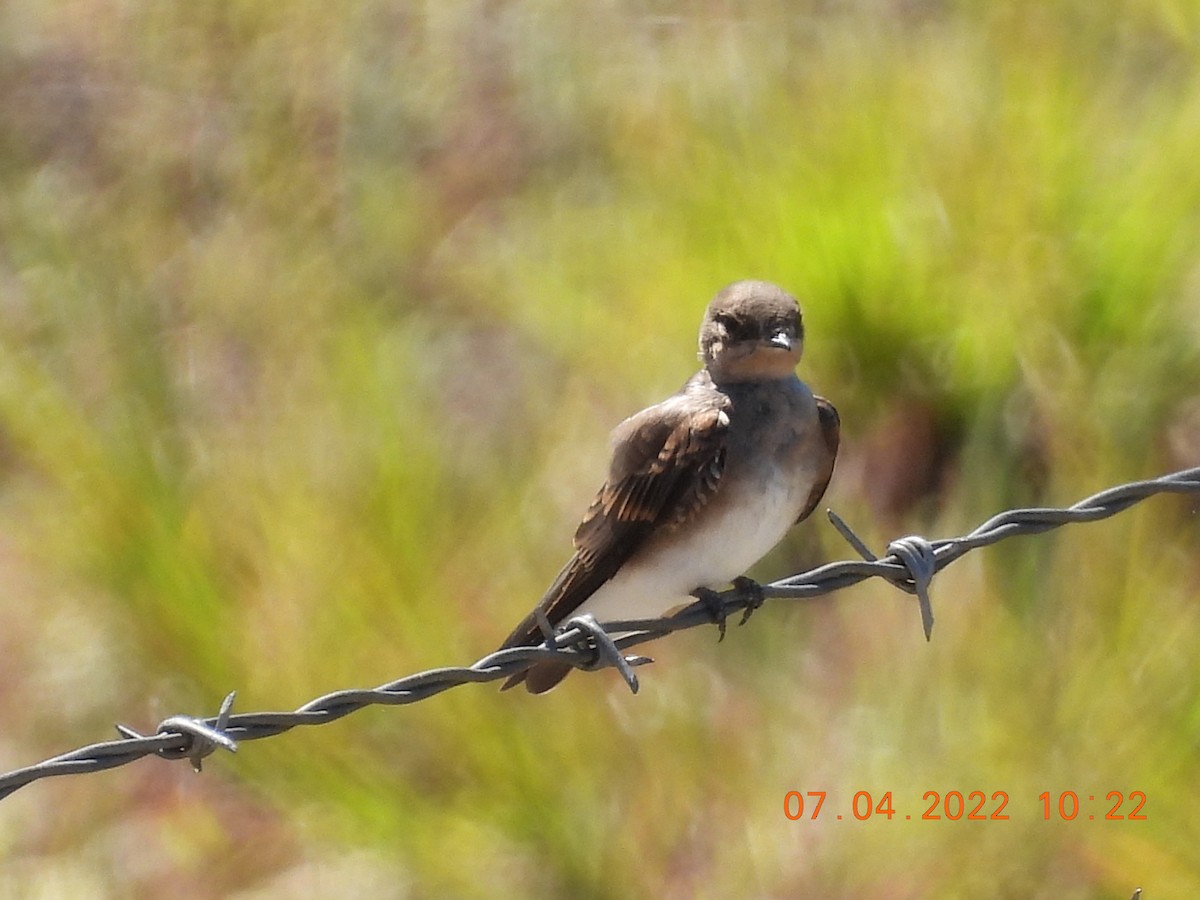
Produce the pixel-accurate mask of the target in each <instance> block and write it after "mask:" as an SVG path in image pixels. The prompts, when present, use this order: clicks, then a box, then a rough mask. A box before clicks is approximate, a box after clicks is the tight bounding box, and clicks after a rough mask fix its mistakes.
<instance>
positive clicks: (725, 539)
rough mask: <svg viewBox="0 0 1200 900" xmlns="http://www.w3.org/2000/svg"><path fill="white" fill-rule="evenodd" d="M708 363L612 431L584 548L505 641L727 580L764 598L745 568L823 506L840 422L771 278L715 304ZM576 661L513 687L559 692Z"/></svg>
mask: <svg viewBox="0 0 1200 900" xmlns="http://www.w3.org/2000/svg"><path fill="white" fill-rule="evenodd" d="M699 351H700V352H699V356H700V359H701V361H702V362H703V367H702V368H701V369H700V371H698V372H697V373H696V374H695V375H693V376H692V377H691V378H689V379H688V380H687V382H685V383H684V385H683V387H681V388H680V389H679V391H678V392H677V393H675V394H674V395H672V396H671V397H668V398H667V399H666V400H663V401H662V402H661V403H657V404H655V405H653V406H650V407H648V408H646V409H644V410H642V411H641V412H639V413H637V414H635V415H633V416H630V417H629V418H627V419H625V420H624V421H623V422H621V423H620V424H619V425H617V427H616V428H615V429H614V430H613V432H612V441H611V443H612V458H611V461H610V463H609V467H608V476H607V479H606V480H605V482H604V484H603V486H602V487H601V488H600V490H599V492H598V493H597V494H596V497H595V499H594V500H593V501H592V503H591V505H590V506H589V507H588V509H587V512H586V513H585V514H584V516H583V520H582V522H581V523H580V524H579V527H578V529H577V530H576V531H575V536H574V553H573V554H572V556H571V558H570V559H569V560H568V561H567V563H566V565H564V566H563V568H562V570H561V571H560V572H559V573H558V576H557V577H556V578H555V579H554V581H553V583H552V584H551V585H550V587H549V588H548V589H547V590H546V592H545V594H544V595H543V596H542V598H541V600H540V601H539V602H538V603H537V605H536V606H535V608H534V609H533V610H532V611H531V612H530V613H529V615H527V616H526V617H525V618H524V619H523V620H522V621H521V622H520V624H518V625H517V627H516V628H515V629H513V631H512V633H511V634H510V635H509V636H508V637H507V638H506V639H505V641H504V643H503V644H502V645H501V647H500V649H501V650H505V649H509V648H513V647H527V646H539V645H541V644H542V643H543V642H544V640H545V639H546V637H547V635H546V634H544V633H543V623H547V622H548V623H549V625H550V626H551V627H553V628H558V627H560V626H562V625H563V624H565V623H566V622H567V621H568V620H569V619H572V618H574V617H576V616H580V615H585V614H590V615H591V616H593V617H594V618H595V619H596V620H598V621H600V622H605V621H618V620H631V619H649V618H654V617H657V616H661V615H665V614H666V613H667V612H669V611H670V610H672V609H675V608H677V607H679V606H681V605H683V604H686V603H688V602H691V600H692V599H693V598H695V597H700V598H701V599H706V598H707V599H709V600H711V599H712V598H713V597H714V596H715V595H714V594H713V591H714V589H715V588H716V587H719V586H721V585H724V584H730V583H732V584H735V585H736V586H738V587H739V588H746V589H747V590H749V591H750V593H751V594H752V595H753V594H755V593H757V597H758V602H759V603H761V598H762V589H761V587H760V586H758V585H757V584H755V583H754V582H752V581H750V580H749V579H747V578H745V577H744V576H743V573H744V572H745V571H746V570H747V569H748V568H749V567H750V566H752V565H753V564H754V563H756V562H757V561H758V560H759V559H761V558H762V557H763V556H765V555H766V554H767V552H768V551H770V550H771V549H772V548H773V547H774V546H775V545H776V544H777V543H779V541H780V540H781V539H782V538H783V536H784V534H785V533H786V532H787V531H788V529H789V528H790V527H791V526H792V525H793V524H795V523H797V522H800V521H802V520H803V519H805V518H806V517H807V516H808V515H809V514H810V513H811V512H812V511H813V509H814V508H815V507H816V505H817V504H818V503H819V502H820V500H821V497H822V496H823V495H824V493H825V489H826V488H827V487H828V485H829V481H830V478H831V477H832V474H833V468H834V462H835V460H836V458H837V452H838V444H839V441H840V434H841V421H840V419H839V417H838V413H837V410H836V409H835V408H834V406H833V404H832V403H830V402H829V401H828V400H826V399H825V398H823V397H820V396H817V395H815V394H813V392H812V390H811V389H810V388H809V387H808V385H806V384H805V383H804V382H803V381H801V380H800V379H799V378H798V377H797V375H796V366H797V365H798V364H799V362H800V357H801V355H802V354H803V352H804V323H803V318H802V314H801V309H800V304H799V303H798V302H797V300H796V298H795V297H793V296H792V295H791V294H789V293H787V292H786V291H785V290H784V289H783V288H781V287H779V286H777V285H775V284H772V283H770V282H766V281H755V280H746V281H738V282H735V283H733V284H730V285H728V286H727V287H725V288H723V289H722V290H720V291H719V292H718V293H717V294H716V296H715V297H713V299H712V301H711V302H710V303H709V304H708V306H707V308H706V310H705V313H704V318H703V321H702V323H701V326H700V338H699ZM571 668H572V667H571V666H570V665H568V664H567V663H562V662H557V661H554V660H550V661H539V662H536V663H533V664H532V665H531V666H530V667H529V668H528V669H524V670H522V671H520V672H517V673H516V674H514V675H511V676H510V677H509V678H508V680H507V681H506V682H505V684H504V685H503V689H505V690H507V689H509V688H511V687H515V686H516V685H518V684H522V683H523V684H524V685H525V687H526V689H527V690H528V691H529V692H530V693H531V694H541V693H545V692H546V691H548V690H550V689H551V688H553V687H554V686H556V685H557V684H558V683H559V682H560V681H562V679H563V678H565V677H566V675H567V674H568V673H569V672H570V670H571Z"/></svg>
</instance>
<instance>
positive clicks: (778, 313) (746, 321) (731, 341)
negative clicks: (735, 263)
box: [700, 281, 804, 382]
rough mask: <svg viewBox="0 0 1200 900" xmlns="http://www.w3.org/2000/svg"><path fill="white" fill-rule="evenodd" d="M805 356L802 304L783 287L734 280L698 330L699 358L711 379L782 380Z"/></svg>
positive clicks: (715, 300)
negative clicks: (802, 356) (801, 357)
mask: <svg viewBox="0 0 1200 900" xmlns="http://www.w3.org/2000/svg"><path fill="white" fill-rule="evenodd" d="M803 352H804V322H803V319H802V318H801V315H800V304H799V303H797V302H796V298H795V297H793V296H792V295H791V294H789V293H787V291H785V290H783V289H782V288H780V287H777V286H776V285H773V284H771V283H770V282H767V281H738V282H735V283H733V284H731V285H729V286H728V287H727V288H725V289H723V290H722V291H721V292H720V293H718V294H717V296H715V297H714V298H713V300H712V302H711V303H709V304H708V309H707V310H706V311H705V313H704V322H703V323H702V324H701V326H700V358H701V359H702V360H704V365H705V366H706V367H707V368H708V371H709V373H710V374H711V375H712V377H713V379H714V380H715V381H718V382H722V381H724V382H734V381H771V380H774V379H779V378H786V377H788V376H789V375H791V374H793V372H794V370H795V368H796V364H797V363H799V362H800V356H801V354H802V353H803Z"/></svg>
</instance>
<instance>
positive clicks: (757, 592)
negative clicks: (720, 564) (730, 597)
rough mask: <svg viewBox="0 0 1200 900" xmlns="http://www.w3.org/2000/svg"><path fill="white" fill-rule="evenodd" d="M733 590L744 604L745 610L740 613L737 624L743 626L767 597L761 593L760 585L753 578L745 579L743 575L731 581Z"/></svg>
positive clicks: (761, 587)
mask: <svg viewBox="0 0 1200 900" xmlns="http://www.w3.org/2000/svg"><path fill="white" fill-rule="evenodd" d="M733 589H734V590H735V591H737V592H738V594H740V595H741V598H742V600H744V601H745V602H746V610H745V612H743V613H742V620H741V621H740V622H738V625H745V624H746V623H747V622H749V621H750V617H751V616H752V615H754V613H755V611H756V610H757V609H758V608H759V607H760V606H762V605H763V603H764V602H765V601H766V599H767V596H766V594H765V593H764V592H763V586H762V585H761V584H759V583H758V582H757V581H755V580H754V579H753V578H747V577H746V576H745V575H739V576H738V577H737V578H735V579H733Z"/></svg>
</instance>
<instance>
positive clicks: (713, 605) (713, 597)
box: [692, 587, 729, 644]
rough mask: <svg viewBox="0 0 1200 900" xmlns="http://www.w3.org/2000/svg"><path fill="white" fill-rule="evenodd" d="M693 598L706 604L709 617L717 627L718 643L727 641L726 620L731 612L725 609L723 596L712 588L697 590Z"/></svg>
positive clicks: (693, 593)
mask: <svg viewBox="0 0 1200 900" xmlns="http://www.w3.org/2000/svg"><path fill="white" fill-rule="evenodd" d="M692 596H693V597H695V598H696V599H697V600H699V601H700V602H701V603H703V604H704V606H705V608H706V609H707V610H708V614H709V616H711V617H712V620H713V624H714V625H716V626H717V631H718V633H719V635H720V636H719V637H718V638H717V643H718V644H719V643H721V641H723V640H725V619H726V617H727V616H728V615H729V610H727V609H726V608H725V601H723V600H722V599H721V595H720V594H719V593H717V592H716V591H714V590H713V589H712V588H706V587H701V588H696V589H695V590H694V591H692Z"/></svg>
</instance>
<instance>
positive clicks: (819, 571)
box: [0, 468, 1200, 799]
mask: <svg viewBox="0 0 1200 900" xmlns="http://www.w3.org/2000/svg"><path fill="white" fill-rule="evenodd" d="M1168 493H1170V494H1200V468H1195V469H1185V470H1183V471H1180V472H1175V473H1172V474H1170V475H1164V476H1162V477H1160V478H1153V479H1150V480H1148V481H1135V482H1131V483H1129V484H1123V485H1119V486H1117V487H1113V488H1109V489H1108V490H1106V491H1102V492H1100V493H1099V494H1096V495H1094V496H1091V497H1088V498H1087V499H1085V500H1081V501H1079V502H1078V503H1076V504H1075V505H1073V506H1069V507H1067V508H1066V509H1056V508H1033V509H1013V510H1009V511H1007V512H1003V513H1000V514H999V515H995V516H993V517H992V518H990V519H988V520H987V521H986V522H984V523H983V524H982V525H980V526H979V527H978V528H976V529H975V530H974V531H971V532H970V533H969V534H965V535H963V536H962V537H955V538H942V539H939V540H933V541H930V540H926V539H925V538H923V537H919V536H917V535H910V536H908V537H904V538H900V539H898V540H896V541H893V542H892V543H891V544H889V545H888V548H887V555H886V556H884V557H882V558H876V557H875V556H874V555H873V554H872V553H871V552H870V550H868V549H867V547H866V546H865V545H864V544H863V543H862V541H860V540H859V539H858V538H857V536H855V535H854V533H853V532H852V531H850V529H849V528H848V527H847V526H846V525H845V523H844V522H842V521H841V519H839V518H838V517H837V516H836V515H834V514H833V513H832V512H830V518H831V520H832V521H833V523H834V525H835V526H836V527H837V528H838V530H839V531H840V532H841V533H842V535H843V536H844V537H845V538H846V539H847V540H848V541H849V542H850V543H851V545H852V546H853V547H854V548H855V549H856V550H857V551H858V553H859V555H860V556H862V559H861V560H846V561H842V562H834V563H829V564H827V565H823V566H819V567H817V568H815V569H812V570H810V571H808V572H804V573H802V574H799V575H793V576H791V577H790V578H784V579H782V580H780V581H776V582H773V583H771V584H766V585H762V586H761V588H759V589H756V590H748V589H746V587H745V585H742V586H740V587H738V588H734V589H732V590H728V591H724V592H720V593H717V592H709V593H708V595H707V596H706V598H705V599H704V600H701V601H698V602H696V603H693V604H691V605H689V606H687V607H685V608H684V609H682V610H680V611H679V612H678V613H676V614H675V615H673V616H670V617H668V618H664V619H649V620H631V621H618V622H608V623H605V624H604V625H603V626H599V625H597V624H596V623H595V622H594V621H593V620H591V618H590V617H583V618H580V619H573V620H571V621H570V622H569V623H567V626H566V627H565V628H564V630H562V631H561V632H560V633H559V634H558V635H557V636H556V637H555V638H554V639H553V640H551V641H547V642H546V643H543V644H542V645H541V646H540V647H516V648H513V649H510V650H501V651H498V652H496V653H490V654H488V655H487V656H485V657H483V658H482V659H480V660H479V661H478V662H476V663H474V664H472V665H470V666H464V667H449V668H442V669H430V670H428V671H425V672H418V673H416V674H414V675H408V676H406V677H404V678H400V679H398V680H396V681H392V682H389V683H388V684H383V685H380V686H379V687H377V688H373V689H369V690H367V689H352V690H344V691H335V692H333V693H331V694H326V695H324V696H323V697H318V698H316V699H315V700H312V701H310V702H308V703H306V704H304V705H303V706H301V707H300V708H299V709H296V710H294V711H293V712H263V713H238V714H236V715H231V713H230V711H231V708H232V705H233V700H234V694H232V693H231V694H229V695H228V696H227V697H226V698H225V701H224V703H223V704H222V705H221V710H220V712H219V714H218V715H216V716H214V717H211V718H193V717H191V716H181V715H180V716H171V717H169V718H167V719H165V720H164V721H163V722H162V723H161V724H160V725H159V726H158V729H157V730H156V731H155V733H154V734H152V735H141V734H139V733H138V732H136V731H134V730H133V729H131V728H128V727H126V726H124V725H118V726H117V729H118V731H119V732H120V733H121V735H122V736H123V739H122V740H116V741H107V742H104V743H99V744H92V745H91V746H88V747H82V748H80V749H78V750H73V751H71V752H69V753H64V754H62V755H61V756H56V757H54V758H53V759H48V760H45V761H44V762H40V763H36V764H35V765H31V766H27V767H25V768H22V769H17V770H15V771H12V772H9V773H8V774H6V775H0V799H3V798H5V797H7V796H8V795H9V794H11V793H13V792H14V791H16V790H17V789H18V788H21V787H24V786H25V785H27V784H29V783H31V782H33V781H37V780H38V779H41V778H49V777H50V776H53V775H73V774H77V773H83V772H98V771H101V770H102V769H111V768H114V767H116V766H123V765H125V764H126V763H131V762H133V761H134V760H136V759H141V758H142V757H144V756H151V755H157V756H161V757H163V758H165V759H184V758H186V759H189V760H191V762H192V765H193V767H194V768H195V769H196V770H197V771H199V770H200V764H201V760H202V759H203V758H204V757H206V756H207V755H208V754H210V753H212V752H213V751H214V750H216V749H217V748H218V747H222V748H224V749H226V750H229V751H230V752H236V750H237V747H238V742H240V741H252V740H258V739H260V738H266V737H272V736H273V735H277V734H282V733H283V732H285V731H290V730H291V729H292V728H296V727H298V726H301V725H323V724H325V723H326V722H332V721H334V720H336V719H340V718H342V717H343V716H347V715H349V714H350V713H352V712H356V711H358V710H360V709H362V708H364V707H366V706H372V705H384V706H401V705H404V704H406V703H416V702H417V701H419V700H424V699H425V698H427V697H432V696H433V695H434V694H440V693H441V692H442V691H445V690H449V689H450V688H452V687H458V686H459V685H463V684H470V683H476V682H486V681H498V680H501V679H505V678H507V677H508V676H510V675H513V674H515V673H517V672H519V671H522V670H523V669H525V668H527V667H528V666H529V665H530V664H531V663H535V662H540V661H544V660H547V659H554V660H557V661H560V662H564V663H567V664H569V665H571V666H574V667H575V668H578V669H585V670H589V671H590V670H594V669H602V668H607V667H609V666H613V667H616V668H617V669H618V670H619V671H620V672H621V675H622V677H623V678H624V679H625V681H626V683H627V684H628V685H629V687H630V689H631V690H633V691H634V692H636V691H637V677H636V675H634V673H633V668H632V667H633V666H637V665H642V664H644V663H647V662H650V660H649V659H647V658H646V657H642V656H632V657H626V656H624V655H623V654H622V653H621V652H620V651H622V650H625V649H627V648H629V647H633V646H636V645H638V644H642V643H645V642H646V641H651V640H655V639H656V638H660V637H663V636H664V635H667V634H670V633H672V632H675V631H681V630H683V629H685V628H694V627H696V626H697V625H706V624H713V623H714V622H716V623H718V624H720V625H721V626H722V627H723V626H724V621H725V618H726V617H727V616H729V615H730V614H732V613H735V612H742V613H743V621H745V618H747V617H748V616H749V614H750V613H751V612H753V611H754V610H755V609H757V608H758V606H759V604H761V602H762V600H763V599H764V598H765V599H781V598H789V599H805V598H810V597H817V596H820V595H822V594H828V593H831V592H833V591H837V590H841V589H843V588H846V587H849V586H850V585H853V584H857V583H858V582H860V581H865V580H866V579H868V578H882V579H884V580H885V581H888V582H890V583H891V584H893V585H895V586H896V587H898V588H900V589H901V590H903V591H906V592H908V593H910V594H916V595H917V596H918V598H919V606H920V610H921V620H922V625H923V627H924V630H925V634H926V637H927V638H928V637H929V634H930V631H931V629H932V627H933V611H932V606H931V604H930V600H929V585H930V582H931V581H932V579H933V576H934V575H935V574H936V573H937V572H940V571H941V570H942V569H944V568H946V566H948V565H950V564H951V563H953V562H954V561H955V560H957V559H959V558H961V557H962V556H964V555H965V554H967V553H969V552H970V551H972V550H976V549H978V548H980V547H986V546H988V545H990V544H994V543H996V542H997V541H1002V540H1005V539H1006V538H1010V537H1016V536H1017V535H1023V534H1040V533H1042V532H1044V531H1049V530H1051V529H1053V528H1058V527H1060V526H1062V525H1067V524H1070V523H1074V522H1094V521H1096V520H1097V519H1104V518H1107V517H1109V516H1112V515H1115V514H1116V513H1119V512H1122V511H1123V510H1125V509H1128V508H1129V507H1130V506H1132V505H1133V504H1135V503H1138V502H1140V501H1142V500H1145V499H1146V498H1147V497H1152V496H1154V495H1156V494H1168ZM756 587H757V586H756ZM613 635H620V636H619V637H613Z"/></svg>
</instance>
